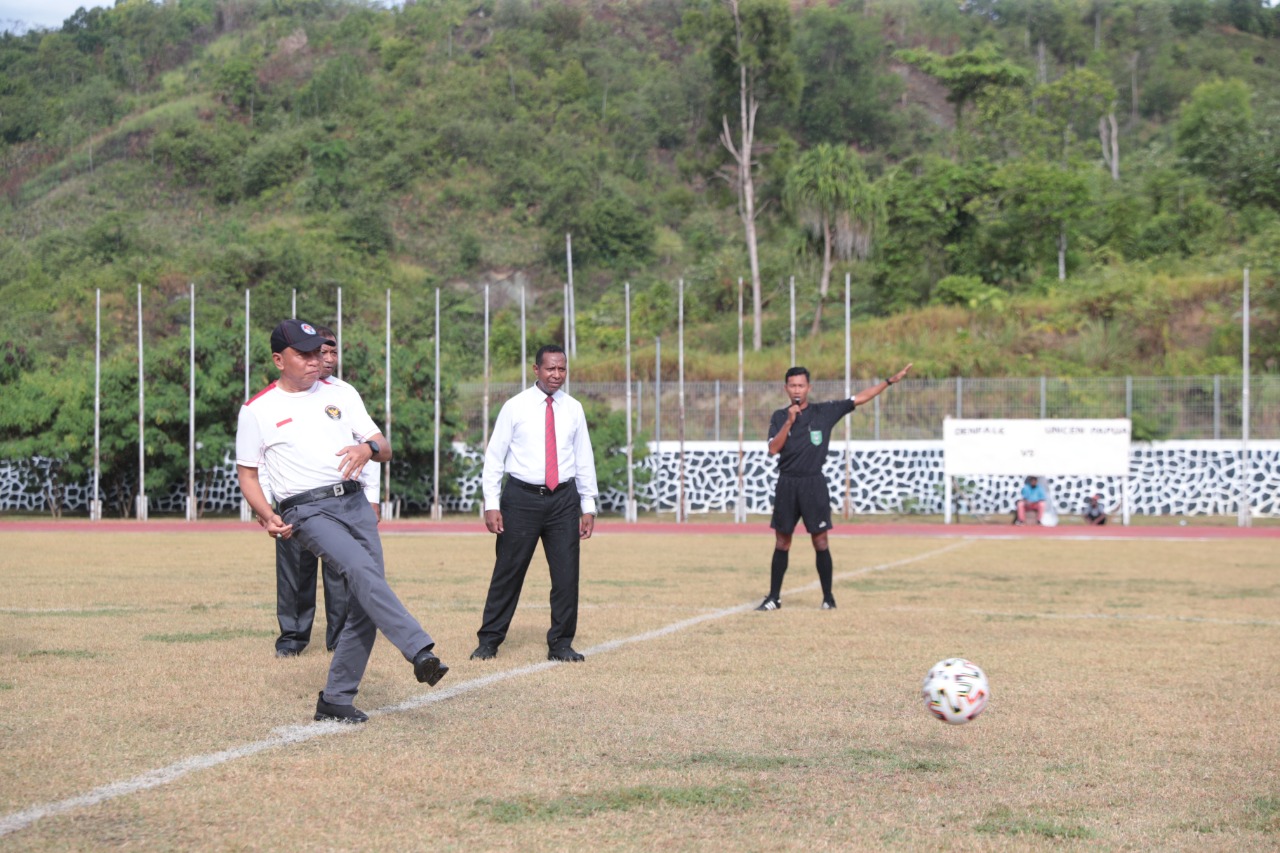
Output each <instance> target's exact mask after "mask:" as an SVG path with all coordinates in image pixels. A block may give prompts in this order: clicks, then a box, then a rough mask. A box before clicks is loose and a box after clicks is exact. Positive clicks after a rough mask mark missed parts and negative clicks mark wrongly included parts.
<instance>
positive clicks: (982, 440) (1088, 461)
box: [942, 418, 1132, 477]
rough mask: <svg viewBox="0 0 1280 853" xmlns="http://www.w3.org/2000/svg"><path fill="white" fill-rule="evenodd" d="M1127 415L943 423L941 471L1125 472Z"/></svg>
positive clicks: (950, 420)
mask: <svg viewBox="0 0 1280 853" xmlns="http://www.w3.org/2000/svg"><path fill="white" fill-rule="evenodd" d="M1131 432H1132V429H1131V425H1130V423H1129V419H1128V418H1116V419H1113V420H996V419H990V420H964V419H960V418H947V419H946V420H944V421H943V424H942V446H943V463H942V465H943V473H945V474H946V475H947V476H949V477H951V476H956V475H965V474H969V475H975V474H1017V475H1028V474H1038V475H1040V476H1052V475H1055V474H1061V475H1067V474H1096V475H1099V476H1113V477H1125V476H1128V474H1129V438H1130V433H1131Z"/></svg>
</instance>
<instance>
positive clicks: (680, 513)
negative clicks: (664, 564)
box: [676, 278, 685, 522]
mask: <svg viewBox="0 0 1280 853" xmlns="http://www.w3.org/2000/svg"><path fill="white" fill-rule="evenodd" d="M679 305H680V311H679V318H680V322H679V326H680V328H679V339H678V342H677V347H676V348H677V350H678V352H679V358H678V359H677V361H678V362H679V366H680V374H679V381H678V383H677V387H678V389H679V394H678V398H677V399H678V400H679V420H678V421H677V422H676V423H677V425H678V431H679V435H680V480H679V483H678V484H677V489H676V496H677V498H678V499H679V503H678V505H677V506H676V521H677V522H682V521H684V520H685V505H684V279H683V278H682V279H680V300H679Z"/></svg>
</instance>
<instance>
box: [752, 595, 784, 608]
mask: <svg viewBox="0 0 1280 853" xmlns="http://www.w3.org/2000/svg"><path fill="white" fill-rule="evenodd" d="M781 609H782V602H781V601H779V600H778V599H776V598H773V597H772V596H769V595H766V596H765V597H764V601H762V602H760V606H759V607H757V608H756V610H781Z"/></svg>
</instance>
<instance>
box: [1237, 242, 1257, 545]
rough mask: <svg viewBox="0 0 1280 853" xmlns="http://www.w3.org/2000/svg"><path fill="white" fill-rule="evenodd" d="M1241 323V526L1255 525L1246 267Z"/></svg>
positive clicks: (1238, 522) (1239, 523) (1247, 278)
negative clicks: (1251, 501)
mask: <svg viewBox="0 0 1280 853" xmlns="http://www.w3.org/2000/svg"><path fill="white" fill-rule="evenodd" d="M1242 313H1243V315H1244V316H1243V317H1242V318H1241V321H1240V322H1241V325H1242V326H1243V329H1242V333H1243V338H1244V344H1243V346H1242V350H1243V352H1242V353H1241V362H1242V369H1241V371H1240V372H1241V377H1240V518H1239V520H1238V521H1237V524H1238V525H1239V526H1240V527H1252V526H1253V513H1252V507H1250V505H1249V268H1248V267H1245V268H1244V304H1243V311H1242Z"/></svg>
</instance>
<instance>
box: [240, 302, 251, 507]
mask: <svg viewBox="0 0 1280 853" xmlns="http://www.w3.org/2000/svg"><path fill="white" fill-rule="evenodd" d="M244 399H245V402H248V401H249V288H247V287H246V288H245V289H244ZM252 518H253V508H252V507H250V506H249V502H248V501H247V500H245V499H244V495H241V496H240V520H241V521H249V520H250V519H252Z"/></svg>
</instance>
